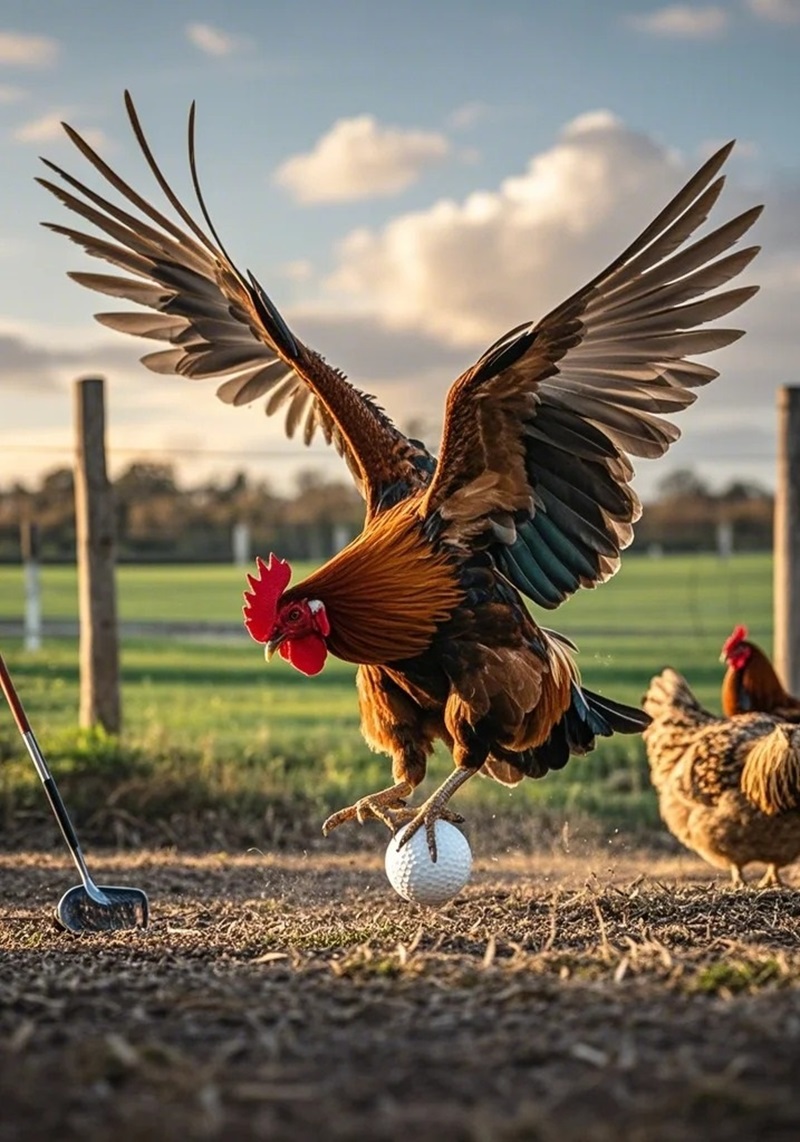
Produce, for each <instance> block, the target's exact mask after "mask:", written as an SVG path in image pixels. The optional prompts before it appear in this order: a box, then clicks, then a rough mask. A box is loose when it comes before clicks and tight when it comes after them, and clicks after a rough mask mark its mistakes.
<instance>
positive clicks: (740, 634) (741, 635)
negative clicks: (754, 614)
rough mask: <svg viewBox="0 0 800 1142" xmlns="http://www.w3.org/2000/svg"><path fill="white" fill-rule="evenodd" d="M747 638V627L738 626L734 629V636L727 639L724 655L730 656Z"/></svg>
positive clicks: (723, 649) (723, 648)
mask: <svg viewBox="0 0 800 1142" xmlns="http://www.w3.org/2000/svg"><path fill="white" fill-rule="evenodd" d="M746 638H747V627H743V626H738V627H734V628H733V634H732V635H731V636H730V637H729V638H727V639H726V640H725V642H724V644H723V647H722V653H723V655H727V654H730V652H731V651H732V650H733V649H734V647H736V646H738V645H739V643H740V642H742V641H743V639H746Z"/></svg>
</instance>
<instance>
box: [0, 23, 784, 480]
mask: <svg viewBox="0 0 800 1142" xmlns="http://www.w3.org/2000/svg"><path fill="white" fill-rule="evenodd" d="M799 59H800V0H730V2H725V3H718V4H676V5H669V4H659V3H643V2H635V0H630V2H628V3H625V2H621V0H619V2H618V0H605V2H603V3H599V2H597V0H592V2H590V0H586V2H578V0H562V2H561V3H559V4H549V3H534V2H532V0H528V2H527V3H522V2H520V3H514V2H504V0H496V2H494V3H483V2H475V3H472V4H463V3H455V2H450V0H427V2H425V3H419V2H416V0H413V2H411V3H405V4H402V5H391V6H390V5H382V4H379V3H374V2H373V3H367V2H356V0H341V2H338V3H337V2H327V3H325V2H322V0H318V2H311V0H294V2H286V3H282V2H280V0H270V2H269V3H255V2H253V3H247V2H243V0H229V2H228V3H225V4H221V3H215V2H211V0H160V2H155V0H137V3H135V4H133V3H131V4H130V5H126V4H123V3H116V4H108V3H102V2H100V0H95V2H93V3H88V2H86V0H70V3H63V2H62V0H38V2H37V3H36V4H31V3H30V0H25V2H17V0H2V3H0V149H1V150H2V164H3V172H4V174H3V180H2V190H0V194H2V203H3V210H2V213H0V268H1V269H2V273H0V486H2V485H6V484H8V483H9V482H10V481H11V480H13V479H15V478H26V479H27V478H30V477H32V476H33V475H34V474H36V473H38V472H40V471H42V470H47V469H48V468H52V467H54V466H56V465H58V464H61V463H65V462H68V461H69V459H70V451H71V447H72V428H71V410H72V400H71V381H72V379H73V378H74V377H76V376H79V375H84V374H87V373H97V372H101V373H103V374H104V375H106V376H107V378H108V382H109V385H108V394H107V397H108V405H109V408H108V416H109V433H108V437H109V445H110V447H111V458H112V468H114V469H117V470H118V469H119V468H120V467H122V466H123V465H124V464H126V463H128V462H130V460H131V459H133V458H135V457H136V456H145V455H146V456H148V457H149V458H162V459H170V460H173V461H174V462H175V464H176V466H177V470H178V473H179V475H180V476H181V477H182V478H183V479H184V480H185V481H186V482H191V481H192V480H194V479H195V478H199V477H200V476H204V475H207V474H209V473H214V474H218V475H224V474H226V473H228V472H231V471H234V470H236V469H237V468H241V467H247V468H249V469H250V470H251V471H252V472H253V473H254V474H256V475H258V476H264V477H267V478H269V479H271V480H272V481H273V482H274V483H275V484H276V485H278V486H279V487H283V486H286V484H287V482H288V481H290V480H291V478H292V475H293V474H294V473H295V472H296V471H297V469H298V468H302V467H308V466H309V462H310V460H312V459H313V461H314V463H315V464H317V463H318V464H321V465H323V467H324V471H325V472H326V473H327V474H329V475H334V474H337V473H338V474H342V475H345V469H344V468H343V467H342V466H341V465H340V461H338V459H337V458H335V457H333V456H328V455H327V454H325V453H324V452H319V451H314V453H313V456H312V457H309V455H308V454H307V453H301V451H300V450H299V449H298V447H297V446H296V445H293V444H289V443H287V442H286V441H285V440H284V439H283V436H282V432H281V428H280V425H279V424H277V423H272V422H270V421H268V420H267V419H266V418H265V417H263V416H262V414H261V413H260V411H258V410H255V409H253V410H232V409H229V408H227V407H225V406H223V405H222V404H220V403H219V402H218V401H216V400H215V399H214V396H213V384H212V385H204V384H202V383H197V382H193V383H190V382H187V381H182V380H179V379H172V378H163V377H154V376H152V375H151V374H149V373H148V372H147V371H146V370H144V369H143V368H142V367H141V366H139V365H138V363H137V358H138V356H139V355H141V353H142V352H144V351H146V349H147V346H146V345H144V344H142V343H137V342H136V341H134V340H133V339H130V338H124V337H122V336H120V335H118V334H113V333H111V332H110V331H107V330H104V329H102V328H101V327H99V326H98V325H96V324H95V323H94V322H93V321H92V320H91V314H92V313H93V312H94V310H95V309H97V308H104V306H103V305H102V302H101V301H100V299H98V298H96V297H95V296H93V295H91V294H90V293H87V292H86V291H85V290H82V289H80V288H79V287H78V286H76V285H74V284H73V283H72V282H70V281H69V280H68V279H67V278H66V276H65V271H66V270H68V269H79V268H88V262H87V260H86V259H85V258H84V257H83V255H82V254H81V253H80V251H79V250H77V248H75V247H72V246H70V245H69V244H68V243H66V242H65V241H64V240H63V239H60V238H59V237H57V236H55V235H53V234H51V233H49V232H47V231H45V230H43V229H41V228H40V227H39V225H38V223H39V222H40V221H41V220H43V219H48V220H51V221H61V222H65V223H66V224H69V223H70V220H69V219H67V218H66V217H65V212H64V211H63V210H62V208H61V207H60V206H59V204H58V203H57V202H55V201H54V200H50V199H49V196H48V195H47V194H46V193H45V192H44V191H43V190H41V189H40V188H38V187H37V186H36V185H35V184H34V182H33V178H34V176H35V175H36V174H38V173H39V166H40V164H39V163H38V159H37V156H38V155H45V156H47V157H49V158H51V159H52V160H53V161H55V162H57V163H59V164H60V165H63V166H65V167H66V168H67V169H68V170H69V171H71V172H72V173H73V174H75V175H77V176H78V177H79V178H85V177H88V175H89V171H88V169H87V167H86V164H85V162H84V160H83V159H82V158H81V156H80V155H79V154H78V153H77V152H76V151H74V149H73V148H72V147H71V146H70V144H69V143H68V141H66V139H65V137H64V136H63V133H62V132H61V131H60V128H59V126H58V123H59V120H60V119H62V118H66V119H67V120H68V121H69V122H70V123H72V124H73V126H75V127H77V128H78V129H79V130H81V131H82V132H84V133H86V134H87V137H88V138H89V139H90V140H91V141H92V142H93V143H94V145H96V146H97V147H98V148H99V149H100V150H101V152H102V153H103V154H104V156H105V157H106V158H107V159H108V161H109V162H110V163H111V164H112V166H115V167H116V168H118V169H119V170H120V173H122V174H123V175H124V176H125V177H127V178H129V179H130V180H132V181H133V182H134V185H136V186H137V187H138V188H139V189H141V190H142V191H143V192H144V193H145V194H146V195H149V196H151V198H152V200H153V201H158V202H159V205H161V203H160V200H159V199H158V191H157V188H155V187H154V186H153V185H152V181H151V179H150V175H149V172H148V171H147V170H146V169H145V168H144V165H143V163H142V162H141V160H140V158H139V156H138V154H137V151H136V147H135V143H134V142H133V141H132V138H131V135H130V132H129V130H128V127H127V123H126V119H125V115H124V110H123V106H122V92H123V89H124V88H126V87H127V88H129V89H130V90H131V92H132V94H133V96H134V98H135V101H136V104H137V107H138V109H139V112H140V115H141V117H142V120H143V123H144V126H145V130H146V132H147V135H148V137H149V139H150V142H151V145H152V147H153V149H154V151H155V153H156V155H157V156H158V157H159V159H160V161H161V163H162V166H163V167H164V169H165V171H166V172H167V174H168V176H169V177H170V179H171V180H172V181H173V184H174V185H175V186H176V189H178V190H179V191H180V193H181V194H182V195H184V197H185V199H186V201H191V195H190V192H189V187H188V182H187V179H186V161H185V129H186V114H187V110H188V106H189V103H190V102H191V100H193V99H195V100H196V101H197V105H198V156H199V164H200V172H201V180H202V183H203V187H204V191H205V195H206V200H207V203H208V205H209V208H210V210H211V213H212V217H213V218H214V221H215V224H216V227H217V230H218V231H219V233H220V235H221V237H222V238H223V241H224V242H225V244H226V246H227V248H228V250H229V251H230V253H231V254H232V255H233V257H234V259H235V260H236V261H237V263H238V264H239V265H240V266H242V267H246V268H250V269H252V270H253V271H254V272H255V274H256V275H257V276H258V277H259V279H260V280H261V281H262V283H263V284H264V286H265V287H266V289H267V290H268V292H269V293H270V294H271V296H272V297H273V298H274V300H275V301H276V302H277V304H278V305H279V306H280V307H281V309H282V310H283V312H284V313H285V315H286V316H287V318H288V319H289V321H290V323H291V324H292V325H293V327H294V328H295V329H296V330H297V332H298V333H300V335H301V336H303V337H304V339H305V340H306V341H307V342H308V343H310V344H311V345H312V346H313V347H314V348H316V349H317V350H318V351H319V352H321V353H323V354H324V355H325V356H326V357H327V358H328V359H329V360H330V361H331V362H332V363H334V364H336V365H338V366H339V367H341V368H342V369H344V370H345V371H346V372H347V373H348V375H350V376H351V377H352V379H353V380H354V382H355V383H356V384H358V385H359V386H360V387H362V388H365V389H367V390H369V391H372V392H375V393H376V394H377V395H378V397H379V398H380V399H381V401H382V403H383V404H384V405H385V406H386V408H387V410H388V411H389V412H390V414H391V415H392V416H393V417H394V418H395V419H396V420H397V421H398V422H399V423H400V424H407V423H408V422H409V421H410V420H411V419H414V420H419V421H422V423H423V424H424V425H425V428H426V437H427V438H428V441H429V443H430V444H431V445H432V446H435V443H436V440H437V437H438V429H439V426H440V421H441V411H442V407H443V403H444V399H445V396H446V392H447V388H448V385H449V383H450V382H451V381H452V380H453V379H454V378H455V376H456V375H457V374H458V373H459V372H460V371H461V370H462V369H463V368H465V367H467V366H468V365H469V364H470V363H471V362H472V361H473V360H474V359H475V358H476V357H477V356H478V355H479V354H480V352H481V351H482V349H483V348H485V346H486V345H487V344H488V343H489V342H490V341H492V340H494V339H495V337H497V336H499V335H500V334H501V333H502V332H503V331H504V330H505V329H506V328H508V327H510V326H512V325H516V324H518V323H519V322H521V321H525V320H529V319H531V318H535V317H538V316H541V315H542V314H543V313H544V312H545V311H546V309H547V308H549V307H550V306H552V305H554V304H556V303H557V302H559V301H560V300H562V298H563V297H565V296H566V295H567V293H568V292H571V291H572V290H573V289H575V288H577V287H578V286H579V285H581V284H582V283H583V282H584V281H585V280H587V279H588V278H589V277H591V276H593V275H594V273H595V272H596V271H597V270H598V269H600V268H601V266H602V265H603V264H604V262H605V261H607V260H609V259H610V258H611V257H613V256H614V255H615V254H616V253H618V252H619V251H620V250H621V249H622V248H623V246H624V245H626V244H627V243H628V242H629V241H630V240H631V239H632V238H633V237H634V236H635V233H636V231H637V230H638V229H640V228H641V227H642V226H643V225H644V224H645V223H646V222H648V221H649V219H650V217H651V216H652V215H653V214H654V213H655V212H656V211H657V210H658V209H659V208H660V207H661V206H662V205H663V204H664V202H665V201H666V200H667V199H668V198H669V197H670V196H671V195H672V194H673V193H674V191H675V190H676V189H677V188H678V186H679V185H680V184H681V182H682V181H683V180H684V179H685V178H686V177H687V176H688V174H689V173H690V172H691V170H692V169H693V168H694V167H696V166H697V165H699V163H700V162H701V161H702V159H703V158H704V157H705V156H706V155H707V154H708V153H709V151H710V149H711V148H712V147H713V146H715V145H716V144H718V143H721V142H723V141H724V140H727V139H728V138H731V137H734V136H735V137H736V138H737V139H738V140H739V145H738V147H737V150H736V151H735V152H734V156H733V158H732V159H731V160H730V162H729V163H728V165H727V167H728V173H729V184H728V187H727V188H726V192H725V194H724V195H723V198H722V200H721V203H720V204H719V205H718V207H717V208H716V215H715V217H716V220H717V222H721V221H723V220H724V219H725V218H726V217H730V216H731V215H732V214H733V213H734V212H736V211H738V210H740V209H743V208H745V207H746V206H749V205H752V204H753V203H755V202H764V203H765V204H766V211H765V215H764V219H763V220H762V221H761V222H760V223H759V224H758V226H757V229H756V231H755V238H756V240H757V241H760V242H761V243H762V244H763V246H764V250H763V253H762V254H761V255H760V256H759V258H758V259H757V260H756V262H755V263H754V265H753V267H752V268H751V269H750V271H748V274H747V277H746V281H748V282H750V281H757V282H760V283H761V284H762V290H761V293H760V294H759V295H758V296H757V297H756V299H754V301H752V302H750V303H748V305H747V307H746V308H744V309H742V310H741V311H739V312H738V313H737V314H736V315H735V318H736V323H740V324H741V326H742V327H743V328H745V329H746V330H747V331H748V335H747V337H745V338H744V339H743V340H742V341H741V342H739V343H738V344H737V345H735V346H733V347H731V348H729V349H726V350H724V351H722V352H720V353H717V354H713V355H712V356H710V357H709V358H708V361H709V363H713V364H714V366H715V367H717V368H719V369H720V370H721V373H722V376H721V377H720V379H719V380H718V381H716V382H714V384H713V385H712V386H711V387H710V388H709V389H708V390H707V391H705V392H703V393H702V394H701V396H700V399H699V400H698V403H697V404H696V405H695V406H694V407H693V408H691V409H690V410H688V411H687V412H686V413H684V414H683V415H682V416H681V418H680V426H681V429H682V431H683V433H684V438H683V439H682V441H681V442H680V443H679V445H678V446H676V448H675V449H673V451H672V452H671V453H670V456H669V457H668V458H666V459H664V460H661V461H658V462H657V463H655V464H645V463H640V464H638V465H637V469H638V470H639V473H640V477H639V479H638V481H637V486H638V487H639V489H640V491H642V492H643V493H645V494H647V492H648V490H649V489H650V488H652V487H653V485H654V483H655V482H656V481H657V480H658V479H659V478H660V477H662V476H663V475H665V474H666V473H667V472H668V471H669V470H671V468H674V467H675V466H677V465H681V466H685V465H693V466H695V467H697V468H699V469H700V470H701V471H702V472H703V474H704V475H706V476H707V478H709V479H710V480H711V481H712V483H720V482H722V481H724V480H727V479H730V478H731V476H732V475H733V474H741V475H744V476H747V477H752V478H754V479H757V480H759V481H761V482H762V483H768V482H770V480H771V479H772V473H773V468H774V454H775V443H774V419H775V417H774V408H775V390H776V388H777V387H778V386H779V385H780V384H786V383H793V382H797V383H800V366H798V362H800V331H798V321H797V313H798V308H799V303H800V132H798V130H797V126H796V121H797V111H796V108H797V107H798V106H800V66H798V60H799ZM737 284H738V283H737ZM742 284H744V279H743V283H742Z"/></svg>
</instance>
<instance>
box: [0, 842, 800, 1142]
mask: <svg viewBox="0 0 800 1142" xmlns="http://www.w3.org/2000/svg"><path fill="white" fill-rule="evenodd" d="M95 864H97V865H98V873H99V875H100V878H101V879H103V880H106V881H107V882H114V881H115V880H116V881H124V882H128V883H135V884H140V885H141V886H143V887H145V888H146V889H147V891H148V892H149V894H150V896H151V904H152V913H153V923H152V927H151V929H150V930H149V931H148V932H147V933H120V934H117V935H115V936H112V937H79V938H76V937H71V936H68V935H66V934H63V933H60V932H58V931H57V930H56V929H55V928H54V927H53V926H52V924H51V923H50V919H49V917H50V914H51V911H52V905H53V904H54V903H55V901H56V900H57V898H58V895H59V893H60V892H61V891H62V890H63V889H64V888H65V887H67V886H68V885H69V884H71V883H72V882H73V881H74V873H73V871H71V870H70V867H69V865H68V863H67V861H66V860H63V859H61V858H60V857H55V856H53V855H42V854H27V855H25V854H23V855H20V854H17V855H13V856H12V855H10V854H9V855H3V856H2V857H0V874H1V875H2V879H3V882H4V884H6V885H7V886H8V893H7V895H6V899H5V901H4V903H3V905H2V927H1V928H0V1044H1V1046H0V1059H2V1064H3V1065H2V1077H0V1106H2V1108H3V1110H2V1114H0V1140H2V1142H11V1139H14V1142H25V1140H27V1139H34V1138H40V1137H45V1136H53V1137H55V1136H56V1135H57V1136H58V1137H59V1138H60V1139H62V1140H65V1142H69V1140H71V1139H78V1138H80V1139H81V1142H93V1140H99V1139H107V1138H110V1137H114V1138H115V1139H117V1140H118V1142H132V1140H134V1139H137V1140H138V1139H143V1138H147V1139H148V1140H149V1142H153V1140H154V1139H160V1138H181V1139H187V1140H194V1139H197V1140H200V1139H223V1138H237V1139H240V1140H241V1139H250V1138H254V1139H255V1138H265V1139H266V1138H269V1139H273V1140H275V1139H277V1140H282V1139H301V1138H310V1137H314V1136H316V1137H319V1138H325V1139H326V1140H327V1139H332V1140H338V1139H350V1138H360V1139H367V1138H368V1139H396V1138H400V1137H404V1136H406V1135H407V1134H408V1133H409V1132H411V1133H412V1134H413V1137H414V1138H415V1140H416V1142H421V1140H426V1139H428V1138H430V1139H434V1138H443V1137H446V1138H447V1139H448V1140H450V1139H454V1140H460V1139H463V1140H465V1142H466V1140H470V1142H484V1140H486V1142H490V1140H491V1142H502V1140H509V1142H511V1140H522V1139H532V1140H534V1142H612V1140H613V1142H619V1140H620V1139H626V1140H630V1142H672V1140H673V1139H674V1140H675V1142H678V1140H680V1142H695V1140H697V1142H699V1140H700V1139H703V1140H704V1142H728V1140H730V1142H733V1140H734V1139H735V1140H737V1142H738V1140H745V1139H753V1138H759V1139H769V1140H770V1142H782V1140H784V1139H785V1140H786V1142H789V1139H793V1140H794V1139H796V1138H797V1137H798V1136H800V1098H798V1094H797V1091H798V1086H797V1067H798V1060H800V988H798V980H799V979H800V943H799V942H798V927H799V926H800V894H798V893H796V892H794V891H792V890H784V891H777V890H765V891H757V890H755V889H753V890H748V891H745V892H737V891H733V890H731V889H730V888H729V887H728V886H727V884H726V883H725V882H724V880H722V879H721V878H719V877H718V876H717V875H716V874H714V873H711V872H709V871H708V870H707V869H706V868H705V867H704V866H702V865H701V864H700V863H699V862H696V861H695V860H694V859H693V858H690V857H686V858H683V857H681V858H664V857H657V856H655V855H650V856H648V854H646V853H641V854H639V855H634V854H630V853H629V854H627V855H624V854H623V855H616V854H614V853H612V852H611V851H606V850H597V851H595V852H594V853H590V852H584V853H582V854H581V855H580V856H572V857H569V856H552V855H539V856H525V857H521V856H516V857H515V856H507V857H505V858H504V859H502V860H500V861H491V860H479V862H478V866H477V871H476V875H475V877H474V878H473V881H472V883H471V884H470V886H469V887H468V889H467V890H466V891H465V892H464V893H462V895H461V896H460V897H458V898H457V899H456V900H455V901H453V902H452V903H450V904H449V905H447V906H446V907H445V908H443V909H441V910H438V911H430V910H425V909H421V908H418V907H415V906H412V905H407V904H404V903H403V902H402V901H400V900H399V899H398V898H396V897H395V896H394V895H393V894H392V892H391V890H390V889H389V887H388V885H387V883H386V881H385V878H384V875H383V871H382V868H381V864H380V860H379V858H378V856H377V855H375V854H373V855H369V854H365V853H363V852H358V853H350V854H347V853H339V854H337V855H334V856H320V855H317V854H314V855H307V856H297V855H296V856H289V855H286V856H280V857H266V856H262V855H260V854H255V853H253V854H249V855H247V856H239V857H231V856H228V855H225V854H219V855H214V856H180V855H177V854H175V853H150V854H147V853H145V854H140V855H138V856H135V857H134V856H131V857H122V856H117V857H113V858H112V857H108V858H106V859H104V860H101V861H98V860H97V859H96V860H95ZM794 878H795V883H797V882H798V876H797V874H796V873H795V874H794Z"/></svg>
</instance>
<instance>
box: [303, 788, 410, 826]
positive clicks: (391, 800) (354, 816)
mask: <svg viewBox="0 0 800 1142" xmlns="http://www.w3.org/2000/svg"><path fill="white" fill-rule="evenodd" d="M413 792H414V787H413V785H411V784H410V782H408V781H398V783H397V784H396V785H392V786H391V788H389V789H381V790H380V791H379V792H378V793H370V794H368V795H367V796H366V797H361V798H359V800H358V801H356V803H355V804H354V805H348V806H347V808H346V809H339V810H338V812H336V813H331V815H330V817H328V818H327V820H326V821H325V822H324V823H323V825H322V832H323V835H324V836H326V837H327V835H328V833H330V832H332V830H333V829H338V827H339V825H343V824H344V823H345V821H358V823H359V825H363V824H364V822H365V821H367V820H376V821H382V822H383V824H384V825H386V827H387V829H391V831H392V832H393V833H394V832H396V831H397V824H396V822H395V816H396V814H398V813H403V812H404V811H406V809H405V805H406V803H405V800H404V798H406V797H410V796H411V794H412V793H413ZM409 811H410V810H409Z"/></svg>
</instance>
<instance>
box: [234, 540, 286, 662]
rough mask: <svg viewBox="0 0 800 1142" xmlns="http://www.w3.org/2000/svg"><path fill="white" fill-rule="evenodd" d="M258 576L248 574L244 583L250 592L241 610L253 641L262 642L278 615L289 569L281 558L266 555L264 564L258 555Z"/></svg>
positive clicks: (266, 637)
mask: <svg viewBox="0 0 800 1142" xmlns="http://www.w3.org/2000/svg"><path fill="white" fill-rule="evenodd" d="M256 569H257V570H258V577H256V576H255V575H248V576H247V582H248V583H249V584H250V586H251V588H252V590H250V591H245V593H244V599H245V603H244V606H243V607H242V612H243V614H244V625H245V626H246V627H247V629H248V631H249V632H250V636H251V638H254V639H255V640H256V642H266V641H267V639H268V638H269V636H270V634H271V633H272V628H273V627H274V626H275V616H276V615H277V613H278V599H279V598H280V597H281V595H282V594H283V592H284V591H285V590H286V587H287V584H288V582H289V580H290V579H291V577H292V569H291V567H290V566H289V564H288V563H287V562H286V560H284V559H278V557H277V555H273V554H272V553H271V552H270V556H269V559H268V560H267V562H266V563H265V562H264V560H263V559H262V558H261V556H258V557H257V558H256Z"/></svg>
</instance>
